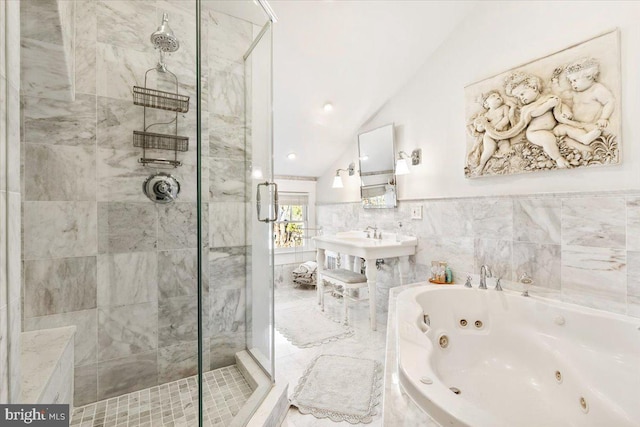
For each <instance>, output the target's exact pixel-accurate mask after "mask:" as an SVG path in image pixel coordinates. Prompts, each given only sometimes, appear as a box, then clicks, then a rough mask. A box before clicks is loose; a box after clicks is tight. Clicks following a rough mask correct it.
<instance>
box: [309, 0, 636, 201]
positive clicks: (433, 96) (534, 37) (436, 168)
mask: <svg viewBox="0 0 640 427" xmlns="http://www.w3.org/2000/svg"><path fill="white" fill-rule="evenodd" d="M639 16H640V2H609V1H607V2H604V1H570V2H556V1H554V2H549V1H547V2H542V1H540V2H539V1H535V2H520V1H518V2H488V1H487V2H482V3H481V6H480V7H478V9H477V11H476V13H474V14H472V16H470V17H469V18H467V19H466V20H465V21H463V22H462V23H461V25H460V26H459V27H458V28H457V29H456V30H455V31H454V32H453V33H452V34H451V36H450V37H449V38H448V39H447V40H446V41H445V42H444V43H443V44H442V46H441V47H440V49H438V50H437V51H436V52H435V53H434V55H432V56H431V57H430V58H429V60H428V61H427V62H426V63H425V64H424V66H423V67H422V68H421V69H420V71H419V72H418V73H417V75H416V76H415V77H414V78H413V79H411V80H410V81H409V82H408V83H407V85H406V86H405V87H404V88H403V89H402V90H401V91H400V92H399V93H398V94H397V95H396V96H394V97H393V98H391V99H390V100H389V102H388V103H387V104H386V105H385V106H384V107H383V108H382V109H381V110H380V112H379V113H378V114H377V115H376V116H375V117H373V118H372V119H371V120H370V121H369V122H368V123H367V124H366V125H365V126H363V127H362V129H361V131H365V130H369V129H373V128H375V127H378V126H380V125H384V124H386V123H391V122H395V124H396V148H397V149H398V150H404V151H407V152H410V151H411V150H413V149H414V148H422V155H423V163H422V164H421V165H419V166H415V167H413V168H412V172H411V174H410V175H405V176H400V177H398V196H399V199H400V200H407V199H423V198H434V197H462V196H483V195H506V194H528V193H546V192H575V191H608V190H622V189H637V188H639V187H640V186H639V184H640V155H639V154H640V148H639V147H638V144H637V140H638V139H639V137H640V132H639V131H638V129H637V127H635V126H633V123H634V121H635V117H636V116H637V115H638V114H639V113H640V98H639V97H638V96H637V94H638V90H639V85H638V76H637V73H636V70H638V68H639V66H640V59H639V57H638V55H637V52H638V51H640V26H638V17H639ZM616 27H617V28H619V29H620V34H621V36H620V39H621V40H620V49H621V71H622V94H623V97H622V102H621V103H622V138H621V152H622V164H621V165H618V166H611V167H602V168H585V169H580V170H557V171H550V172H544V173H533V174H525V175H516V176H510V177H487V178H483V179H475V180H469V179H466V178H465V177H464V173H463V169H464V160H465V109H464V87H465V86H466V85H468V84H469V83H472V82H475V81H478V80H482V79H484V78H486V77H489V76H492V75H495V74H497V73H500V72H503V71H506V70H508V69H510V68H513V67H515V66H518V65H520V64H523V63H526V62H529V61H531V60H533V59H535V58H538V57H542V56H545V55H548V54H550V53H554V52H556V51H558V50H562V49H564V48H566V47H568V46H570V45H573V44H576V43H579V42H581V41H583V40H587V39H589V38H591V37H593V36H596V35H599V34H601V33H604V32H606V31H609V30H612V29H614V28H616ZM345 148H346V151H345V154H344V155H343V156H342V157H341V158H340V160H338V161H337V162H336V163H335V164H334V166H332V167H331V169H330V170H328V171H326V172H325V174H324V175H323V176H322V177H320V179H319V181H318V195H317V200H318V202H319V203H340V202H353V201H358V200H359V199H360V194H359V189H358V182H359V179H358V177H357V176H354V177H345V179H344V183H345V187H344V188H343V189H332V188H331V184H332V180H333V176H334V174H335V169H337V168H344V167H345V165H347V164H348V163H350V162H352V161H357V143H356V138H355V136H354V138H353V144H352V146H350V147H345Z"/></svg>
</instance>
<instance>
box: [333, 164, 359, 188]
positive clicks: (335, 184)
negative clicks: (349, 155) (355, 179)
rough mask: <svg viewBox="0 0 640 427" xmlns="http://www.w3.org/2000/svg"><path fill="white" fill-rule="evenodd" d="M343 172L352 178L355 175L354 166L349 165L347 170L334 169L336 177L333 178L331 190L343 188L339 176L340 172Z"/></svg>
mask: <svg viewBox="0 0 640 427" xmlns="http://www.w3.org/2000/svg"><path fill="white" fill-rule="evenodd" d="M341 171H345V172H348V173H349V176H353V174H355V173H356V164H355V163H350V164H349V166H348V167H347V169H336V176H334V177H333V185H332V186H331V187H332V188H343V187H344V184H343V183H342V177H341V176H340V172H341Z"/></svg>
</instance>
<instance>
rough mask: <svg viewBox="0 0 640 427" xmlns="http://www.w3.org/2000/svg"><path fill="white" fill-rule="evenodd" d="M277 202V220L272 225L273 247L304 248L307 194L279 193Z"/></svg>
mask: <svg viewBox="0 0 640 427" xmlns="http://www.w3.org/2000/svg"><path fill="white" fill-rule="evenodd" d="M278 202H279V206H278V220H277V221H276V222H275V223H274V224H273V238H274V242H275V247H276V248H295V247H304V245H305V236H306V229H307V222H308V211H309V209H308V204H309V196H308V194H307V193H286V192H280V193H279V194H278Z"/></svg>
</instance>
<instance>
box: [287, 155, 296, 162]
mask: <svg viewBox="0 0 640 427" xmlns="http://www.w3.org/2000/svg"><path fill="white" fill-rule="evenodd" d="M287 159H289V160H295V159H296V153H289V154H287Z"/></svg>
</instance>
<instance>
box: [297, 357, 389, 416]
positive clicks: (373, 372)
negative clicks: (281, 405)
mask: <svg viewBox="0 0 640 427" xmlns="http://www.w3.org/2000/svg"><path fill="white" fill-rule="evenodd" d="M381 393H382V365H381V364H380V363H379V362H376V361H375V360H369V359H360V358H355V357H350V356H337V355H332V354H322V355H320V356H318V357H316V358H315V359H313V361H312V362H311V364H310V365H309V366H308V367H307V369H306V371H305V373H304V375H303V376H302V378H300V381H299V382H298V385H297V386H296V389H295V392H294V394H293V397H292V399H291V404H292V405H294V406H296V407H297V408H298V410H299V411H300V413H302V414H312V415H313V416H315V417H316V418H329V419H330V420H331V421H335V422H340V421H347V422H349V423H351V424H359V423H370V422H371V421H372V420H373V416H374V415H376V413H377V411H376V407H377V406H378V404H379V403H380V395H381Z"/></svg>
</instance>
